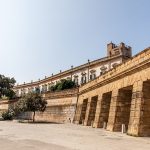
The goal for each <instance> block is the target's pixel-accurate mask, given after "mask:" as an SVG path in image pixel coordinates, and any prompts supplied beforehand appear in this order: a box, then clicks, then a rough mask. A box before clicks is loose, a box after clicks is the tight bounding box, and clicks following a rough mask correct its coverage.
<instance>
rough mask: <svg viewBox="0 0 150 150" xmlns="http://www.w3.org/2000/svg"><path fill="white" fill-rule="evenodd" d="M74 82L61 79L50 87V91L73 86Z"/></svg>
mask: <svg viewBox="0 0 150 150" xmlns="http://www.w3.org/2000/svg"><path fill="white" fill-rule="evenodd" d="M75 87H76V85H75V82H73V81H72V80H66V79H62V80H60V81H59V82H58V83H57V84H56V85H54V86H51V87H50V91H62V90H65V89H72V88H75Z"/></svg>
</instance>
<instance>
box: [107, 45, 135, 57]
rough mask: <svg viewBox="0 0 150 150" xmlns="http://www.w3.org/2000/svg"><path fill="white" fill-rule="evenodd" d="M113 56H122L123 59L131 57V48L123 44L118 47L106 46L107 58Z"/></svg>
mask: <svg viewBox="0 0 150 150" xmlns="http://www.w3.org/2000/svg"><path fill="white" fill-rule="evenodd" d="M115 55H122V56H123V57H124V58H125V59H128V58H131V57H132V48H131V47H130V46H127V45H125V44H124V43H123V42H122V43H120V44H119V45H116V44H114V43H112V42H111V43H109V44H107V56H108V57H112V56H115Z"/></svg>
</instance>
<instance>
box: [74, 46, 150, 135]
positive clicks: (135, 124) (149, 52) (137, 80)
mask: <svg viewBox="0 0 150 150" xmlns="http://www.w3.org/2000/svg"><path fill="white" fill-rule="evenodd" d="M74 123H77V124H83V125H85V126H92V127H95V128H105V129H106V130H108V131H116V132H121V131H123V132H127V134H129V135H133V136H150V48H147V49H145V50H144V51H142V52H140V53H139V54H137V55H135V56H134V57H132V58H131V59H130V60H128V61H126V62H124V63H122V64H120V65H119V66H117V67H116V68H115V69H112V70H110V71H109V72H107V73H106V74H104V75H102V76H100V77H98V78H97V79H95V80H93V81H90V82H89V83H87V84H86V85H84V86H82V87H80V88H79V93H78V102H77V109H76V114H75V118H74Z"/></svg>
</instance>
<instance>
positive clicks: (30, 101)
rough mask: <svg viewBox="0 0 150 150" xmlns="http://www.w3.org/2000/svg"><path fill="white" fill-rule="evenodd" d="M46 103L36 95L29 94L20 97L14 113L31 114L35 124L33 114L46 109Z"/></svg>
mask: <svg viewBox="0 0 150 150" xmlns="http://www.w3.org/2000/svg"><path fill="white" fill-rule="evenodd" d="M46 105H47V101H46V100H45V99H43V98H42V96H41V95H40V94H38V93H29V94H27V95H25V96H24V97H22V98H21V99H20V100H19V101H18V102H17V104H16V106H15V112H16V113H20V112H27V111H31V112H33V122H35V112H36V111H42V112H44V111H45V109H46Z"/></svg>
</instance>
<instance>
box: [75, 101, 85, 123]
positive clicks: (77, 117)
mask: <svg viewBox="0 0 150 150" xmlns="http://www.w3.org/2000/svg"><path fill="white" fill-rule="evenodd" d="M82 104H83V100H82V99H79V100H78V104H77V108H76V112H75V117H74V121H73V123H75V124H80V118H81V110H82Z"/></svg>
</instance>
